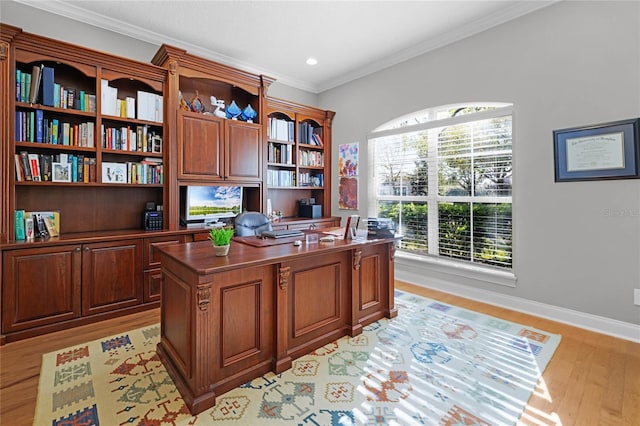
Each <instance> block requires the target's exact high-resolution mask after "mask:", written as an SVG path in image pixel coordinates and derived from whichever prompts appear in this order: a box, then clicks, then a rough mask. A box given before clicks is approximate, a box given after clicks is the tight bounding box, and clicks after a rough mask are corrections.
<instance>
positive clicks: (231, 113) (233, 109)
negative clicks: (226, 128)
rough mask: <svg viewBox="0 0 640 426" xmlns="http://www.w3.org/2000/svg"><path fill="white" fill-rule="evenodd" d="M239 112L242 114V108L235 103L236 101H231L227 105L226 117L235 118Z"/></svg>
mask: <svg viewBox="0 0 640 426" xmlns="http://www.w3.org/2000/svg"><path fill="white" fill-rule="evenodd" d="M240 114H242V110H241V109H240V107H239V106H238V105H236V101H231V105H229V106H228V107H227V118H231V119H232V120H237V119H238V116H239V115H240Z"/></svg>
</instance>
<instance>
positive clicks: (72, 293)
mask: <svg viewBox="0 0 640 426" xmlns="http://www.w3.org/2000/svg"><path fill="white" fill-rule="evenodd" d="M81 262H82V258H81V253H80V246H79V245H68V246H57V247H46V248H32V249H24V250H9V251H5V252H4V253H3V278H2V281H3V294H2V316H3V318H2V321H3V332H5V333H6V332H11V331H19V330H25V329H28V328H34V327H38V326H44V325H49V324H54V323H58V322H60V321H65V320H69V319H73V318H78V317H79V316H80V278H81Z"/></svg>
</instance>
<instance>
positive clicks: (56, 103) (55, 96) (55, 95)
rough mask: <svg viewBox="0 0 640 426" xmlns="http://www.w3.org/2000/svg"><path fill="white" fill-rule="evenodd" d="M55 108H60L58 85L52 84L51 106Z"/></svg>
mask: <svg viewBox="0 0 640 426" xmlns="http://www.w3.org/2000/svg"><path fill="white" fill-rule="evenodd" d="M52 106H54V107H56V108H60V106H61V104H60V85H59V84H58V83H53V105H52Z"/></svg>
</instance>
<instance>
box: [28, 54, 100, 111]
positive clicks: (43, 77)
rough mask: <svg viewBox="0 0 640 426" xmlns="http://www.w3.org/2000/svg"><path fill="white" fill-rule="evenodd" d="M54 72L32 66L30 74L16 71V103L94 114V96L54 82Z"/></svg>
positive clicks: (38, 66) (43, 66)
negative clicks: (36, 104) (37, 104)
mask: <svg viewBox="0 0 640 426" xmlns="http://www.w3.org/2000/svg"><path fill="white" fill-rule="evenodd" d="M54 74H55V70H54V68H53V67H47V66H45V65H44V64H41V65H34V66H33V68H32V71H31V73H28V72H26V71H22V70H20V69H17V70H16V101H18V102H27V103H40V104H42V105H45V106H50V107H55V108H63V109H77V110H80V111H85V112H96V95H95V94H92V93H88V92H86V91H84V90H80V89H77V88H73V87H65V86H63V85H61V84H59V83H56V82H55V79H54Z"/></svg>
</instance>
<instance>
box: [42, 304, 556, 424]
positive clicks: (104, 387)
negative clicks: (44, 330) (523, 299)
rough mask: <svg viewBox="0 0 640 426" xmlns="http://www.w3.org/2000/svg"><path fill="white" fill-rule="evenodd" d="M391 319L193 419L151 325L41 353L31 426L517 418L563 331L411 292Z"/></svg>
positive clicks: (473, 421) (439, 421) (252, 385)
mask: <svg viewBox="0 0 640 426" xmlns="http://www.w3.org/2000/svg"><path fill="white" fill-rule="evenodd" d="M396 306H397V308H398V310H399V314H398V317H397V318H394V319H392V320H387V319H382V320H380V321H377V322H375V323H373V324H371V325H369V326H367V327H366V328H365V330H364V332H363V333H362V334H361V335H360V336H356V337H353V338H350V337H348V336H347V337H344V338H342V339H339V340H338V341H336V342H333V343H331V344H329V345H326V346H324V347H322V348H320V349H319V350H317V351H315V352H314V353H312V354H310V355H307V356H304V357H302V358H299V359H297V360H295V361H294V362H293V366H292V368H291V369H289V370H287V371H286V372H284V373H282V374H278V375H276V374H272V373H269V374H267V375H265V376H263V377H260V378H257V379H255V380H253V381H251V382H248V383H246V384H244V385H242V386H240V387H239V388H237V389H234V390H232V391H229V392H227V393H225V394H223V395H218V397H217V398H216V405H215V406H214V407H213V408H211V409H209V410H207V411H205V412H203V413H200V414H199V415H197V416H194V417H192V416H191V415H190V414H189V412H188V410H187V408H186V406H185V405H184V403H183V401H182V398H181V397H180V394H179V393H178V391H177V390H176V388H175V386H174V384H173V382H172V380H171V379H170V378H169V376H168V374H167V373H166V370H165V369H164V367H163V365H162V363H161V362H160V361H159V360H158V357H157V356H156V354H155V348H156V344H157V343H158V339H159V334H160V326H159V325H156V326H152V327H148V328H143V329H138V330H133V331H131V332H129V333H126V334H122V335H116V336H111V337H108V338H105V339H102V340H98V341H94V342H89V343H86V344H83V345H80V346H77V347H71V348H67V349H65V350H61V351H58V352H54V353H49V354H46V355H44V357H43V362H42V371H41V374H40V386H39V388H38V403H37V408H36V415H35V421H34V424H35V425H53V426H57V425H106V426H112V425H113V426H115V425H127V424H132V425H147V426H148V425H158V426H159V425H235V426H247V425H339V426H346V425H360V424H362V425H394V424H396V425H436V424H439V425H503V424H505V425H506V424H512V425H513V424H516V422H517V420H518V418H519V417H520V415H521V414H522V412H523V410H524V408H525V406H526V403H527V401H528V399H529V397H530V396H531V393H532V391H533V390H534V388H535V386H536V384H537V382H538V379H539V377H540V376H541V373H542V371H543V370H544V368H545V366H546V365H547V363H548V362H549V360H550V359H551V356H552V355H553V353H554V351H555V349H556V348H557V346H558V343H559V342H560V336H559V335H554V334H549V333H546V332H544V331H541V330H537V329H534V328H531V327H526V326H523V325H520V324H515V323H512V322H508V321H504V320H501V319H498V318H494V317H490V316H487V315H484V314H480V313H477V312H473V311H469V310H465V309H461V308H458V307H455V306H451V305H447V304H444V303H440V302H437V301H434V300H430V299H426V298H423V297H419V296H415V295H413V294H409V293H403V292H396Z"/></svg>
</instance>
